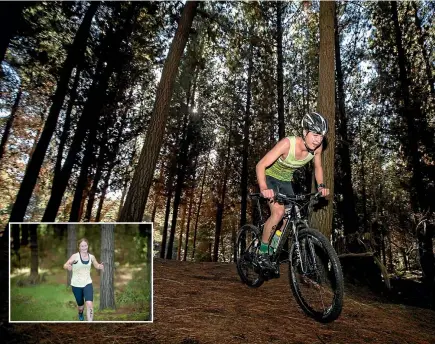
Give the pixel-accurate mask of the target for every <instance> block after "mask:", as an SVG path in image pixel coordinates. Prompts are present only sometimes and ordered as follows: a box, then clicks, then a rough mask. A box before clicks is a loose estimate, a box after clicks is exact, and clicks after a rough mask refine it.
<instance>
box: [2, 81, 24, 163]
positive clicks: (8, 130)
mask: <svg viewBox="0 0 435 344" xmlns="http://www.w3.org/2000/svg"><path fill="white" fill-rule="evenodd" d="M22 94H23V92H22V90H21V87H20V88H19V89H18V92H17V96H16V97H15V102H14V105H13V106H12V110H11V114H10V116H9V118H8V120H7V122H6V126H5V130H4V132H3V136H2V141H1V143H0V161H1V160H2V158H3V155H4V154H5V151H6V143H7V141H8V138H9V135H10V133H11V129H12V124H13V123H14V119H15V115H16V114H17V110H18V106H19V105H20V100H21V95H22Z"/></svg>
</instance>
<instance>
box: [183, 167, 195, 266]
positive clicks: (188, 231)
mask: <svg viewBox="0 0 435 344" xmlns="http://www.w3.org/2000/svg"><path fill="white" fill-rule="evenodd" d="M195 165H196V164H195ZM194 189H195V180H194V181H193V186H192V188H191V189H190V196H189V198H190V201H189V213H188V215H187V226H186V240H185V243H184V256H183V260H184V261H186V258H187V249H188V245H189V234H190V221H191V219H192V209H193V201H194V198H195V194H194V192H193V191H194Z"/></svg>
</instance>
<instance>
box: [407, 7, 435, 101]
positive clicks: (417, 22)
mask: <svg viewBox="0 0 435 344" xmlns="http://www.w3.org/2000/svg"><path fill="white" fill-rule="evenodd" d="M411 4H412V7H413V8H414V23H415V26H416V29H417V32H418V44H419V45H420V49H421V54H422V56H423V61H424V65H425V68H426V78H427V82H428V84H429V87H430V93H431V94H432V95H435V88H434V87H435V85H434V84H435V80H434V77H433V74H432V67H431V65H430V61H429V57H428V53H427V51H426V48H425V46H424V33H423V28H422V27H421V19H420V18H419V17H418V5H417V2H414V1H412V2H411Z"/></svg>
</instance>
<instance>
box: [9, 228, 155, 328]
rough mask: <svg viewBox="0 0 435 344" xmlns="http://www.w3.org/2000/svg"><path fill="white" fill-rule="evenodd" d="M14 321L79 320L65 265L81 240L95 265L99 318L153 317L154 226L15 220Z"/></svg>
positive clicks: (13, 255) (95, 299) (93, 272)
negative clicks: (99, 266) (101, 267)
mask: <svg viewBox="0 0 435 344" xmlns="http://www.w3.org/2000/svg"><path fill="white" fill-rule="evenodd" d="M11 230H12V234H13V235H12V250H11V257H10V286H11V293H10V307H11V308H10V309H11V313H10V314H11V320H12V321H78V319H77V304H76V302H75V299H74V296H73V294H72V291H71V276H72V273H71V272H69V271H66V270H65V269H63V265H64V264H65V262H66V261H67V260H68V259H69V257H71V255H72V254H74V253H76V252H78V242H79V240H80V239H81V238H86V239H87V240H88V241H89V252H90V253H91V254H93V255H94V256H95V258H96V259H97V261H98V262H99V263H104V271H97V270H96V269H95V268H94V267H91V278H92V285H93V288H94V309H95V318H94V320H95V321H102V320H104V321H108V320H109V321H110V320H118V321H120V320H121V321H129V320H135V321H150V320H152V314H151V310H152V306H151V305H152V238H151V230H152V225H151V224H140V225H139V224H117V225H115V224H109V223H107V224H93V223H86V224H68V225H66V224H26V223H22V224H12V225H11Z"/></svg>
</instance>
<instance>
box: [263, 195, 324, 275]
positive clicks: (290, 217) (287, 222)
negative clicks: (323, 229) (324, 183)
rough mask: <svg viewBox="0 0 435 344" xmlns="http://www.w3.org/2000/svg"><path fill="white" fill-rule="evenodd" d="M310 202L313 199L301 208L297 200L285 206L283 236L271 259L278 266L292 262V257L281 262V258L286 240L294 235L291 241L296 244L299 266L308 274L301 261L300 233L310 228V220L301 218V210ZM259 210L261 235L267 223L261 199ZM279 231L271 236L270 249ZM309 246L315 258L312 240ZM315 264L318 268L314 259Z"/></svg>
mask: <svg viewBox="0 0 435 344" xmlns="http://www.w3.org/2000/svg"><path fill="white" fill-rule="evenodd" d="M310 202H311V199H310V201H309V202H307V203H306V204H305V205H304V206H301V205H299V204H298V202H297V201H296V200H292V201H290V204H288V205H286V206H285V213H284V216H283V218H282V219H283V221H284V226H283V227H282V234H281V236H280V238H279V241H278V244H277V247H276V249H275V252H274V253H273V255H272V257H271V261H273V262H275V263H277V264H280V263H285V262H287V261H288V260H290V258H291V257H288V259H285V260H282V261H279V257H280V255H281V253H282V250H283V246H284V243H285V242H286V240H287V239H288V238H289V237H290V234H291V233H292V235H291V240H292V243H293V242H294V244H295V248H296V254H297V259H298V262H299V264H301V270H302V272H303V273H307V269H306V266H304V264H303V261H302V259H301V249H300V245H299V240H298V233H299V231H300V230H301V229H303V228H307V227H309V226H308V220H307V219H306V218H303V217H302V216H301V208H303V207H305V206H307V205H308V204H309V203H310ZM257 210H258V214H259V217H260V222H259V227H260V233H262V232H263V230H264V222H265V221H264V220H263V214H262V212H261V207H260V200H259V198H258V199H257ZM277 230H278V228H277V229H275V231H273V232H272V233H271V234H270V237H269V243H268V244H269V245H268V246H269V247H270V243H271V242H272V238H273V236H274V235H275V232H276V231H277ZM308 245H309V248H310V253H311V256H312V257H314V255H315V252H314V247H313V243H312V242H311V240H309V241H308ZM313 264H314V268H317V264H316V260H315V259H313Z"/></svg>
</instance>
